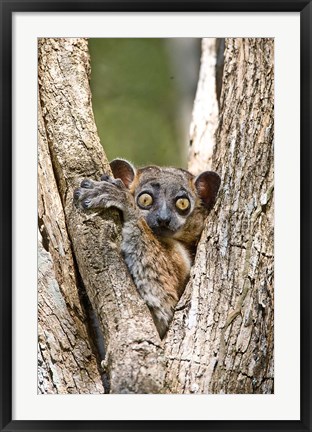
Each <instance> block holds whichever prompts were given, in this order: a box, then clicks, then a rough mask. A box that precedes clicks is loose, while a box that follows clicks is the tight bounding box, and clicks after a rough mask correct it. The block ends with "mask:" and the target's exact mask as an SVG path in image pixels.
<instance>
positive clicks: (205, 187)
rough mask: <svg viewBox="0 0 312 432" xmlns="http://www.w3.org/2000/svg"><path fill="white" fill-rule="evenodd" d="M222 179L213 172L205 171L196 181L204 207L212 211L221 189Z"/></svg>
mask: <svg viewBox="0 0 312 432" xmlns="http://www.w3.org/2000/svg"><path fill="white" fill-rule="evenodd" d="M220 183H221V179H220V177H219V176H218V174H217V173H215V172H213V171H205V172H203V173H201V174H199V176H198V177H196V179H195V187H196V190H197V193H198V195H199V197H200V199H201V200H202V202H203V205H204V206H205V207H206V208H207V209H208V210H210V209H212V207H213V205H214V203H215V201H216V197H217V193H218V190H219V187H220Z"/></svg>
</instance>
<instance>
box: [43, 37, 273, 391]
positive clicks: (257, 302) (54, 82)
mask: <svg viewBox="0 0 312 432" xmlns="http://www.w3.org/2000/svg"><path fill="white" fill-rule="evenodd" d="M207 46H208V45H207ZM203 48H204V53H203V57H202V59H206V55H208V54H207V52H206V53H205V49H207V50H208V49H209V48H205V44H204V45H203ZM207 64H209V62H208V63H207V61H206V60H205V61H204V60H203V62H202V66H201V67H202V70H201V75H200V77H201V78H200V79H201V81H200V83H199V87H201V88H202V89H204V88H207V87H206V85H208V84H207V83H205V80H207V79H210V76H211V74H209V73H207V71H205V68H206V67H207ZM38 70H39V105H40V109H39V183H40V189H39V196H40V200H39V226H40V230H41V233H42V244H43V248H42V247H41V246H40V244H39V246H40V249H39V251H40V253H41V254H42V260H41V261H40V268H39V281H40V283H39V289H40V290H41V291H40V297H39V324H40V326H41V330H40V327H39V347H40V349H39V377H40V379H39V388H40V391H41V392H42V393H49V392H70V391H75V392H78V393H82V392H86V393H88V392H90V393H91V392H94V393H96V392H99V391H103V386H102V382H101V371H100V368H99V367H98V365H99V362H100V361H101V360H102V358H101V355H100V354H99V352H98V351H97V347H96V346H95V343H94V338H93V337H92V334H91V332H90V330H89V331H88V326H87V325H86V322H88V316H86V314H85V312H84V307H83V306H82V299H83V298H84V296H87V297H88V299H89V300H90V302H91V305H92V308H93V310H94V311H95V312H96V315H97V317H98V321H99V327H100V330H101V334H103V336H100V337H103V338H104V340H105V345H106V351H107V352H106V356H105V361H104V366H105V369H106V372H107V375H108V377H109V387H110V388H109V390H110V392H111V393H270V392H272V391H273V131H274V128H273V78H274V77H273V73H274V71H273V40H271V39H227V40H226V50H225V56H224V72H223V83H222V94H221V102H220V115H219V126H218V131H217V135H216V144H215V147H214V148H215V150H214V153H213V157H212V169H214V170H216V171H217V172H218V173H219V174H220V175H221V177H222V186H221V188H222V189H221V193H220V196H219V199H218V201H217V204H216V206H215V208H214V210H213V211H212V212H211V214H210V216H209V218H208V221H207V225H206V227H205V230H204V232H203V235H202V239H201V241H200V243H199V246H198V250H197V256H196V262H195V265H194V266H193V268H192V271H191V276H190V281H189V284H188V286H187V288H186V290H185V293H184V294H183V296H182V298H181V300H180V302H179V304H178V306H177V310H176V313H175V316H174V319H173V322H172V324H171V327H170V329H169V332H168V334H167V336H166V337H165V339H164V340H163V341H161V340H160V339H159V336H158V334H157V331H156V329H155V326H154V324H153V321H152V318H151V315H150V313H149V310H148V308H147V306H146V305H145V304H144V302H143V300H142V299H141V297H140V296H139V294H138V293H137V291H136V288H135V287H134V285H133V283H132V280H131V278H130V276H129V274H128V272H127V269H126V267H125V264H124V262H123V260H122V258H121V257H120V254H119V242H120V221H119V215H118V213H117V212H114V211H105V212H94V211H89V212H88V213H84V212H80V211H78V210H77V209H76V208H75V207H74V206H73V203H72V201H73V200H72V196H73V189H74V188H75V187H77V186H78V185H79V183H80V181H81V180H82V179H83V178H84V177H91V178H93V179H97V178H99V177H100V175H101V174H102V173H103V172H109V165H108V162H107V160H106V157H105V155H104V152H103V149H102V147H101V145H100V142H99V139H98V136H97V132H96V127H95V124H94V118H93V113H92V108H91V94H90V89H89V83H88V79H89V73H90V66H89V55H88V49H87V41H86V40H85V39H73V38H71V39H41V40H40V41H39V68H38ZM205 100H206V99H205V98H200V99H197V101H196V105H195V106H196V109H197V108H198V107H199V105H200V104H203V106H200V107H199V109H200V111H201V112H203V113H204V111H205V109H207V110H208V111H209V110H210V108H209V107H206V102H205ZM209 112H210V111H209ZM41 113H42V117H41ZM205 115H206V114H205ZM204 117H205V116H204ZM208 117H209V116H208ZM208 117H205V118H208ZM194 118H195V117H194ZM206 127H207V128H208V129H210V128H211V125H210V124H209V123H208V124H206ZM201 130H202V134H203V135H205V134H206V132H207V131H206V130H205V128H204V127H203V126H202V125H201ZM43 143H44V144H45V146H43V145H41V144H43ZM202 143H203V144H202V145H204V146H205V145H206V143H207V141H206V140H202ZM42 166H46V167H48V168H46V169H45V168H44V169H43V168H42ZM45 170H46V171H49V175H45V174H44V172H45ZM56 233H57V234H56ZM60 297H61V298H62V301H61V300H60ZM55 310H57V313H55V315H57V317H56V316H54V314H53V311H55ZM46 316H50V317H51V319H50V320H47V319H46ZM63 317H65V318H64V320H65V321H66V320H67V321H68V322H70V325H68V326H66V329H68V328H70V331H68V332H67V333H66V332H64V331H63V333H62V332H61V330H60V331H58V330H55V333H54V332H52V329H53V330H54V326H56V324H58V321H59V322H60V324H62V323H63ZM52 318H53V319H52ZM70 318H71V319H70ZM55 328H57V326H56V327H55ZM60 328H62V326H61V327H60ZM63 328H64V327H63ZM72 333H73V334H74V335H75V336H76V339H75V340H74V342H73V343H72V339H71V334H72ZM51 334H52V336H54V339H53V337H52V336H50V335H51ZM69 335H70V336H69ZM51 340H53V344H52V345H51ZM76 340H77V342H76ZM82 340H83V341H85V346H84V348H83V349H81V348H80V347H79V342H78V341H82ZM55 341H56V342H57V343H55ZM68 341H70V344H69V343H68ZM66 342H67V344H66ZM55 345H57V346H58V352H57V355H54V346H55ZM75 349H76V351H75ZM92 350H93V352H92ZM63 351H64V352H65V353H66V354H67V355H68V356H69V357H68V358H72V357H73V358H76V356H78V353H82V355H81V357H80V358H79V359H80V360H81V363H80V364H79V368H78V369H77V370H78V371H79V373H80V375H79V376H80V377H81V376H83V374H82V371H86V376H87V379H86V380H83V382H81V380H80V379H79V380H75V385H72V383H71V381H70V377H74V376H75V374H74V372H73V371H74V369H72V364H71V362H70V360H68V361H67V360H65V361H64V360H62V356H63V355H64V352H63ZM70 356H72V357H70ZM96 357H97V358H96ZM55 358H57V359H61V360H60V361H59V360H58V363H57V365H61V362H62V361H63V363H64V364H65V365H62V366H60V368H61V369H62V368H63V367H64V371H65V370H66V373H65V372H64V376H66V377H67V378H66V379H64V380H63V381H62V386H58V383H55V380H57V379H58V374H53V371H52V373H51V364H55V360H54V359H55ZM64 358H65V357H64ZM87 360H88V361H89V363H88V361H87ZM67 366H68V370H67V369H66V367H67ZM57 372H58V373H59V370H58V371H57ZM62 372H63V371H62ZM64 383H65V384H64ZM68 383H69V384H68Z"/></svg>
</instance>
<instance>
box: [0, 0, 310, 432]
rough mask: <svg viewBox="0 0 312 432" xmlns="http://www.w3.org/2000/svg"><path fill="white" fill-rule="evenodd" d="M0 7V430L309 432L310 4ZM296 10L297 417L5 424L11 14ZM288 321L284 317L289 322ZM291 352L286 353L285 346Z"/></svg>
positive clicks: (254, 1) (81, 2) (8, 2)
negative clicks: (298, 142)
mask: <svg viewBox="0 0 312 432" xmlns="http://www.w3.org/2000/svg"><path fill="white" fill-rule="evenodd" d="M0 5H1V26H0V27H1V93H0V94H1V95H2V96H1V123H0V130H1V146H0V161H1V162H0V163H1V185H0V187H1V212H0V214H1V231H0V234H1V249H0V258H1V259H0V266H1V267H0V277H1V290H0V307H1V359H0V368H1V377H0V378H1V383H0V386H1V389H0V391H1V393H0V400H1V431H19V430H21V431H26V430H27V431H32V430H33V431H70V430H74V431H80V430H81V431H82V430H83V431H99V430H103V431H106V432H108V431H111V430H114V431H117V430H118V431H130V430H133V431H134V430H137V431H141V430H142V431H143V430H144V431H146V430H153V431H156V430H161V431H163V432H164V431H167V430H168V431H169V430H172V429H176V430H179V431H191V430H209V431H233V430H237V431H245V430H246V431H247V430H248V431H273V430H274V431H288V430H289V431H290V430H296V431H311V430H312V429H311V428H312V422H311V360H312V359H311V318H310V316H311V315H310V311H311V309H312V308H311V293H310V286H311V271H310V266H311V252H310V251H311V174H310V168H311V118H312V113H311V83H312V79H311V78H312V77H311V61H312V60H311V52H312V44H311V22H312V5H311V0H309V1H306V0H305V1H304V0H291V1H288V0H263V1H261V0H240V1H236V0H214V1H209V0H203V1H193V2H192V1H189V0H188V1H179V0H178V1H174V0H171V1H169V2H164V1H157V2H156V1H149V2H148V1H141V0H135V1H133V0H122V1H120V0H111V1H103V0H93V1H85V0H75V1H60V0H54V1H43V0H34V1H28V0H25V1H14V0H0ZM92 11H114V12H128V11H129V12H131V11H136V12H140V11H142V12H143V11H144V12H156V11H157V12H204V11H205V12H300V32H301V33H300V34H301V36H300V67H301V75H300V79H301V90H300V97H301V129H300V138H301V147H300V170H301V174H300V179H301V189H300V198H301V207H300V211H301V216H300V223H301V236H300V240H301V246H300V253H301V264H300V276H301V294H300V306H301V314H300V324H301V336H300V342H301V353H300V355H301V361H300V367H301V372H300V373H301V375H300V386H301V393H300V397H301V415H300V417H301V418H300V420H298V421H282V420H281V421H256V420H255V421H243V420H242V421H202V420H201V421H15V420H12V318H13V317H12V234H13V233H12V187H11V186H12V181H11V179H12V16H13V13H14V12H92ZM290 319H291V317H290ZM290 349H291V347H290Z"/></svg>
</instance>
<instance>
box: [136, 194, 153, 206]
mask: <svg viewBox="0 0 312 432" xmlns="http://www.w3.org/2000/svg"><path fill="white" fill-rule="evenodd" d="M138 204H139V206H141V207H149V206H151V205H152V204H153V197H152V196H151V195H150V194H148V193H143V194H142V195H140V196H139V198H138Z"/></svg>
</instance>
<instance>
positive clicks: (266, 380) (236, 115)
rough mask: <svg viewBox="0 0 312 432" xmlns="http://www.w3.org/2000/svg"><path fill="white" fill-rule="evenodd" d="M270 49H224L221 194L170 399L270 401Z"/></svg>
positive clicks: (190, 292) (181, 329) (216, 164)
mask: <svg viewBox="0 0 312 432" xmlns="http://www.w3.org/2000/svg"><path fill="white" fill-rule="evenodd" d="M273 44H274V42H273V40H272V39H227V40H226V50H225V61H224V76H223V87H222V96H221V110H220V112H221V116H220V123H219V127H218V132H217V143H218V144H217V148H216V151H215V153H214V156H213V163H212V168H213V169H214V170H216V171H217V172H218V173H219V174H220V175H221V177H222V183H221V193H220V196H219V199H218V202H217V205H216V207H215V208H214V210H213V211H212V213H211V214H210V216H209V217H208V223H207V226H206V229H205V231H204V232H203V236H202V241H201V242H200V244H199V247H198V250H197V258H196V263H195V266H194V267H193V270H192V274H191V281H190V283H189V285H188V287H187V289H186V292H185V295H184V296H183V298H182V299H181V302H180V305H179V306H178V311H177V313H176V315H175V320H174V322H173V325H172V328H171V330H170V335H169V337H168V338H167V341H166V349H165V353H166V356H167V358H168V359H169V362H168V368H167V374H166V383H167V386H168V388H169V391H171V392H173V393H185V392H186V393H189V392H193V393H271V392H273V277H274V261H273V224H274V216H273V133H274V126H273V104H274V96H273V95H274V87H273V83H274V68H273V59H274V53H273Z"/></svg>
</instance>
